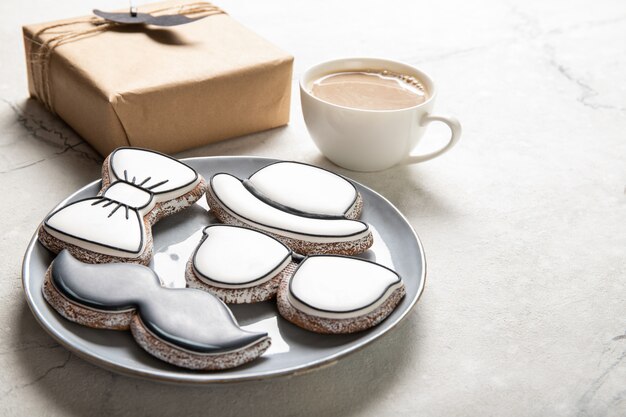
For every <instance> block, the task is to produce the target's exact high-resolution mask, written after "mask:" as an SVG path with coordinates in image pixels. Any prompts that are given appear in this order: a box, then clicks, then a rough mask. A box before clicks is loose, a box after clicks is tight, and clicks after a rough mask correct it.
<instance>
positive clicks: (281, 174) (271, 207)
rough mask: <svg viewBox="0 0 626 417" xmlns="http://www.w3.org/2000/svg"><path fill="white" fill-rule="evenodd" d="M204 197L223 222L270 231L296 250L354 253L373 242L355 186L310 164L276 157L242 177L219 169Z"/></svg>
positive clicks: (306, 252)
mask: <svg viewBox="0 0 626 417" xmlns="http://www.w3.org/2000/svg"><path fill="white" fill-rule="evenodd" d="M206 198H207V202H208V204H209V207H210V208H211V211H212V212H213V213H214V214H215V216H216V217H217V218H218V220H220V221H221V222H222V223H226V224H232V225H236V226H243V227H249V228H252V229H256V230H260V231H263V232H266V233H268V234H270V235H271V236H273V237H275V238H276V239H278V240H280V241H281V242H283V243H284V244H285V245H287V246H289V247H290V248H291V249H292V250H294V251H295V252H298V253H302V254H321V253H334V254H343V255H355V254H358V253H361V252H364V251H366V250H367V249H368V248H369V247H370V246H371V245H372V243H373V237H372V232H371V230H370V227H369V226H368V225H367V224H366V223H364V222H361V221H359V220H356V219H357V218H358V217H359V216H360V214H361V209H362V206H363V201H362V198H361V195H360V194H359V193H358V191H357V190H356V188H355V187H354V185H353V184H352V183H350V182H349V181H348V180H346V179H345V178H343V177H341V176H339V175H337V174H334V173H332V172H330V171H326V170H324V169H321V168H317V167H314V166H311V165H307V164H302V163H296V162H277V163H274V164H271V165H268V166H267V167H265V168H262V169H260V170H259V171H257V172H256V173H254V174H253V175H251V176H250V178H248V179H246V180H243V181H242V180H240V179H239V178H237V177H234V176H232V175H230V174H226V173H220V174H216V175H214V176H213V177H212V178H211V180H210V184H209V188H208V190H207V193H206Z"/></svg>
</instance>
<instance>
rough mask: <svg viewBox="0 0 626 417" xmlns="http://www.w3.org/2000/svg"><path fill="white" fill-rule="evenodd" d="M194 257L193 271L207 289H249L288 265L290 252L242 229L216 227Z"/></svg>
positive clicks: (265, 237) (274, 240) (271, 241)
mask: <svg viewBox="0 0 626 417" xmlns="http://www.w3.org/2000/svg"><path fill="white" fill-rule="evenodd" d="M204 233H205V234H206V238H205V239H204V241H203V242H202V243H201V244H200V246H199V247H198V249H197V251H196V254H195V256H194V267H195V268H196V271H198V272H199V273H200V274H202V275H203V276H200V277H199V278H200V279H201V280H203V281H205V282H207V283H208V284H209V285H213V286H215V287H221V288H249V287H254V286H257V285H259V284H262V283H264V282H266V281H269V280H270V279H272V278H273V277H275V276H276V275H277V274H278V273H280V271H282V270H283V269H285V267H286V266H287V265H289V263H290V262H291V251H290V250H289V249H287V247H285V245H283V244H282V243H280V242H279V241H277V240H276V239H274V238H272V237H270V236H267V235H265V234H263V233H260V232H256V231H254V230H250V229H245V228H241V227H233V226H223V225H215V226H210V227H207V228H206V229H205V231H204Z"/></svg>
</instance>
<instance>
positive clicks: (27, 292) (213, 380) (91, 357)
mask: <svg viewBox="0 0 626 417" xmlns="http://www.w3.org/2000/svg"><path fill="white" fill-rule="evenodd" d="M212 159H252V160H257V161H260V162H261V161H262V162H266V161H267V162H275V161H281V159H275V158H267V157H261V156H245V155H236V156H199V157H191V158H182V159H180V161H182V162H189V161H196V160H212ZM334 173H335V174H337V175H340V176H341V177H344V178H346V179H347V180H349V181H351V182H353V183H355V184H356V185H358V186H360V187H363V188H364V189H366V190H367V191H368V192H371V193H373V194H374V195H376V197H378V198H380V199H381V200H383V201H384V202H385V203H387V204H388V205H389V206H390V207H391V208H392V209H393V210H394V211H395V212H396V214H397V215H398V216H399V217H400V218H401V219H402V220H403V221H404V222H405V223H406V225H407V226H408V228H409V230H410V231H411V233H412V235H413V237H414V238H415V241H416V242H417V246H418V248H419V250H420V251H419V252H420V253H419V255H420V260H421V264H422V273H421V276H420V284H419V286H418V289H417V294H416V295H415V297H414V298H413V299H412V300H411V303H410V305H409V306H408V307H407V308H406V310H405V311H403V312H402V313H401V314H400V316H399V317H397V318H396V319H395V320H394V321H393V322H392V323H391V325H390V326H388V327H387V328H385V329H383V330H382V331H381V332H379V333H376V334H374V335H372V336H371V337H370V338H368V339H366V340H365V341H363V342H361V343H359V344H357V345H354V346H350V347H348V348H346V349H344V350H341V351H339V352H336V353H334V354H332V355H329V356H326V357H324V358H322V359H318V360H315V361H313V362H311V363H307V364H303V365H299V366H294V367H290V368H286V369H283V370H279V371H265V372H263V373H261V374H258V373H257V374H254V373H250V374H246V375H233V376H222V377H220V373H219V372H209V373H205V374H202V373H198V374H196V373H194V375H203V376H207V377H208V378H188V377H186V375H185V374H175V372H174V371H171V372H169V371H165V372H167V373H166V374H164V371H158V372H146V371H144V370H140V369H134V368H129V367H126V366H122V365H119V364H118V363H116V362H114V361H112V360H110V359H107V358H103V357H101V355H100V354H98V353H95V352H89V353H86V352H84V351H83V350H81V349H79V348H77V347H75V346H74V345H73V344H72V343H70V342H69V341H67V340H66V339H65V337H64V336H63V335H62V334H60V333H59V332H58V330H57V329H56V328H55V326H52V325H50V324H49V323H48V322H47V321H46V320H45V314H44V313H43V312H41V311H40V310H38V308H37V306H36V305H35V301H34V300H33V298H32V297H33V296H32V294H31V292H32V288H31V286H30V283H29V282H28V280H27V277H28V276H30V260H31V257H32V254H33V248H34V247H35V245H36V244H37V242H38V238H37V236H38V231H39V227H40V226H41V222H40V223H39V225H38V226H37V228H36V229H35V232H34V233H33V236H32V238H31V239H30V241H29V243H28V246H27V247H26V251H25V253H24V258H23V260H22V268H21V269H22V289H23V291H24V297H25V298H26V302H27V304H28V307H29V309H30V311H31V313H32V314H33V316H35V319H36V321H37V323H39V325H40V326H41V327H42V328H43V329H44V330H45V331H46V332H47V333H48V334H49V335H50V336H51V337H52V338H53V339H54V340H55V341H56V342H57V343H59V344H60V345H61V346H63V347H64V348H66V349H67V350H69V351H70V352H71V353H73V354H75V355H76V356H78V357H80V358H82V359H84V360H86V361H87V362H90V363H93V364H95V365H97V366H99V367H101V368H104V369H107V370H110V371H114V372H117V373H120V374H123V375H127V376H131V377H135V378H137V377H138V378H142V379H147V380H151V381H159V382H165V383H175V384H186V385H209V384H224V383H237V382H244V381H260V380H268V379H274V378H278V377H284V376H297V375H302V374H306V373H309V372H314V371H316V370H318V369H322V368H325V367H329V366H333V365H334V364H336V363H337V362H338V361H339V360H340V359H342V358H344V357H346V356H348V355H350V354H352V353H355V352H358V351H360V350H361V349H363V348H365V347H366V346H368V345H369V344H371V343H373V342H375V341H376V340H378V339H380V338H381V337H382V336H384V335H386V334H387V333H388V332H389V331H391V330H392V329H394V328H396V327H397V325H398V324H400V323H401V322H402V321H404V320H405V319H406V318H407V316H408V315H409V313H411V312H412V311H413V309H414V308H415V305H416V304H417V302H418V301H419V299H420V298H421V296H422V294H423V292H424V288H425V286H426V277H427V264H426V254H425V251H424V246H423V244H422V241H421V239H420V238H419V236H418V234H417V232H416V231H415V229H414V228H413V226H412V225H411V223H410V222H409V220H408V219H407V218H406V216H405V215H404V214H402V212H400V210H399V209H398V208H397V207H396V206H395V205H394V204H393V203H391V202H390V201H389V200H388V199H387V198H386V197H384V196H383V195H381V194H380V193H378V192H377V191H375V190H373V189H371V188H370V187H368V186H366V185H363V184H361V183H360V182H358V181H356V180H353V179H351V178H348V177H345V176H344V175H342V174H339V173H336V172H334ZM99 182H101V179H97V180H95V181H92V182H90V183H88V184H85V185H84V186H83V187H81V188H79V189H78V190H76V191H74V192H73V193H71V194H70V195H69V196H67V197H66V198H64V199H63V200H62V201H60V202H59V203H58V204H57V205H56V206H55V207H54V208H53V209H52V210H56V209H57V208H58V207H60V206H61V205H63V204H65V203H67V202H68V201H69V200H71V199H72V198H73V197H74V196H76V195H77V194H79V193H81V192H82V191H84V190H85V189H87V188H90V187H93V186H94V185H96V184H97V183H99ZM173 373H174V375H171V374H173Z"/></svg>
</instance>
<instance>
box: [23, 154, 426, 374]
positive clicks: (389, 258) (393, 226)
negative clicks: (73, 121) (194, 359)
mask: <svg viewBox="0 0 626 417" xmlns="http://www.w3.org/2000/svg"><path fill="white" fill-rule="evenodd" d="M185 162H186V163H187V164H189V165H190V166H192V167H194V168H195V169H196V170H198V172H200V173H201V174H202V175H203V176H204V177H205V178H207V179H208V178H210V177H211V176H212V175H213V174H214V173H217V172H229V173H232V174H234V175H237V176H239V177H240V178H245V177H247V176H248V175H250V174H252V173H253V172H254V171H256V170H257V169H259V168H261V167H263V166H265V165H267V164H269V163H271V162H273V160H271V159H266V158H255V157H207V158H191V159H186V160H185ZM356 186H357V188H358V190H359V192H360V193H361V195H362V196H363V199H364V202H365V206H364V210H363V220H364V221H366V222H367V223H369V224H370V225H371V226H372V229H373V231H374V241H375V243H374V246H373V247H372V248H371V249H370V250H368V251H367V252H366V253H365V254H363V255H362V256H363V257H365V258H367V259H370V260H374V261H376V262H378V263H380V264H383V265H386V266H388V267H391V268H393V269H394V270H396V271H397V272H398V273H399V274H400V276H402V278H403V280H404V283H405V285H406V292H407V294H406V297H405V298H404V299H403V301H402V302H401V303H400V305H399V306H398V308H397V309H396V310H395V311H394V312H393V313H392V314H391V315H390V316H389V317H388V318H387V319H386V320H385V321H383V322H382V323H381V324H379V325H378V326H376V327H374V328H373V329H370V330H368V331H365V332H361V333H358V334H353V335H333V336H329V335H319V334H316V333H311V332H308V331H306V330H303V329H300V328H298V327H296V326H294V325H292V324H291V323H289V322H287V321H285V320H283V319H282V318H281V317H280V315H279V314H278V311H277V309H276V306H275V304H274V302H264V303H259V304H252V305H242V306H233V307H232V310H233V312H234V313H235V316H236V317H237V320H238V321H239V324H240V325H242V326H243V327H244V328H247V329H254V330H259V331H266V332H268V333H269V334H270V336H271V337H272V346H271V347H270V349H269V350H268V351H267V352H266V353H265V354H264V355H263V356H262V357H261V358H259V359H257V360H255V361H253V362H251V363H250V364H247V365H245V366H242V367H239V368H236V369H232V370H228V371H221V372H196V371H190V370H186V369H183V368H177V367H175V366H172V365H169V364H167V363H165V362H161V361H159V360H157V359H155V358H153V357H152V356H150V355H149V354H147V353H146V352H145V351H143V350H142V349H141V348H140V347H139V346H138V345H137V344H136V343H135V342H134V340H133V338H132V336H131V335H130V333H129V332H118V331H113V330H96V329H91V328H88V327H83V326H80V325H78V324H75V323H72V322H70V321H67V320H65V319H63V318H62V317H61V316H60V315H58V314H57V313H56V312H55V311H54V310H53V309H52V308H51V307H50V306H49V305H48V304H47V303H46V301H45V300H44V298H43V296H42V293H41V284H42V282H43V278H44V273H45V271H46V269H47V268H48V266H49V265H50V263H51V262H52V260H53V258H54V255H53V254H52V253H50V252H49V251H48V250H46V249H45V248H44V247H43V246H41V244H39V243H38V241H37V237H36V236H33V238H32V240H31V242H30V245H29V246H28V249H27V250H26V255H25V256H24V264H23V270H22V279H23V285H24V291H25V293H26V300H27V301H28V305H29V306H30V308H31V310H32V311H33V314H34V315H35V317H36V318H37V320H38V321H39V323H40V324H41V325H42V326H43V328H44V329H45V330H46V331H48V333H50V335H52V337H54V338H55V339H56V340H57V341H58V342H59V343H60V344H62V345H63V346H65V347H66V348H67V349H69V350H71V351H72V352H74V353H75V354H77V355H78V356H80V357H82V358H83V359H86V360H88V361H90V362H93V363H95V364H97V365H100V366H102V367H104V368H108V369H110V370H112V371H116V372H121V373H123V374H127V375H132V376H139V377H144V378H149V379H155V380H161V381H169V382H181V383H218V382H220V383H221V382H233V381H243V380H253V379H265V378H269V377H273V376H278V375H288V374H296V373H301V372H305V371H307V370H311V369H315V368H318V367H321V366H323V365H329V364H333V363H335V362H336V361H337V360H338V359H339V358H341V357H343V356H345V355H347V354H348V353H351V352H354V351H356V350H358V349H361V348H363V347H364V346H365V345H367V344H368V343H370V342H372V341H374V340H375V339H377V338H379V337H380V336H382V335H383V334H385V333H386V332H387V331H389V330H390V329H391V328H393V327H394V326H396V325H397V324H398V323H399V322H400V320H402V319H403V318H404V317H406V315H407V314H408V313H409V311H410V310H411V308H412V307H413V306H414V305H415V303H416V302H417V300H418V298H419V296H420V294H421V293H422V290H423V289H424V280H425V277H426V265H425V259H424V251H423V249H422V245H421V243H420V241H419V239H418V237H417V235H416V234H415V232H414V231H413V229H412V228H411V226H410V225H409V223H408V222H407V220H406V219H405V218H404V216H402V214H401V213H400V212H399V211H398V210H397V209H396V208H395V207H394V206H393V205H392V204H391V203H390V202H389V201H387V200H386V199H385V198H384V197H382V196H381V195H380V194H377V193H376V192H374V191H372V190H370V189H369V188H367V187H364V186H363V185H360V184H356ZM99 189H100V183H99V181H95V182H93V183H91V184H89V185H87V186H85V187H83V188H81V189H80V190H78V191H77V192H75V193H74V194H72V195H71V196H69V197H68V198H67V199H66V200H64V201H63V202H61V203H60V204H59V206H60V205H64V204H66V203H68V202H69V201H73V200H77V199H80V198H84V197H88V196H93V195H95V194H96V193H97V192H98V190H99ZM206 208H207V206H206V203H205V202H204V199H201V201H200V202H199V203H198V204H196V205H195V206H193V207H191V208H189V209H187V210H184V211H183V212H181V213H179V214H176V215H174V216H170V217H167V218H165V219H163V220H161V221H160V222H159V223H157V224H156V225H155V226H154V228H153V234H154V248H155V255H154V258H153V261H152V263H151V264H150V266H151V267H152V268H153V269H154V270H155V271H156V272H157V273H158V274H159V276H160V277H161V279H162V280H163V284H164V285H166V286H172V287H180V286H184V285H185V284H184V269H185V264H186V262H187V260H188V259H189V256H190V254H191V252H192V250H193V249H194V248H195V246H196V244H197V243H198V242H199V241H200V237H201V230H202V228H203V227H204V226H206V225H208V224H211V223H215V222H216V220H215V218H214V217H213V216H211V215H209V214H208V213H207V211H206Z"/></svg>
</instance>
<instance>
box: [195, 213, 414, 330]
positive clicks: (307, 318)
mask: <svg viewBox="0 0 626 417" xmlns="http://www.w3.org/2000/svg"><path fill="white" fill-rule="evenodd" d="M203 233H204V238H203V239H202V241H201V242H200V244H199V245H198V247H197V248H196V250H195V251H194V253H193V254H192V256H191V258H190V260H189V263H188V264H187V273H186V279H187V285H188V286H189V287H192V288H199V289H203V290H205V291H208V292H211V293H212V294H214V295H216V296H217V297H219V298H220V299H222V300H223V301H225V302H227V303H237V304H240V303H253V302H258V301H265V300H269V299H271V298H273V297H274V296H275V295H278V298H277V303H278V311H279V312H280V314H281V315H282V316H283V317H284V318H285V319H287V320H289V321H290V322H292V323H294V324H296V325H297V326H299V327H302V328H304V329H307V330H310V331H313V332H316V333H354V332H358V331H362V330H365V329H368V328H370V327H373V326H375V325H377V324H378V323H380V322H381V321H382V320H384V319H385V318H386V317H387V316H388V315H389V314H391V312H392V311H393V310H394V309H395V308H396V306H397V305H398V303H399V302H400V300H401V299H402V297H404V295H405V292H406V291H405V288H404V284H403V282H402V280H401V278H400V276H399V275H398V274H397V273H396V272H394V271H393V270H391V269H389V268H386V267H384V266H382V265H379V264H376V263H374V262H371V261H366V260H364V259H360V258H354V257H348V256H339V255H315V256H308V257H306V258H305V257H303V256H300V255H298V254H295V253H293V252H292V251H291V250H290V249H289V248H288V247H286V246H285V245H283V244H282V243H281V242H279V241H278V240H276V239H274V238H272V237H271V236H269V235H267V234H265V233H261V232H258V231H255V230H252V229H247V228H243V227H237V226H229V225H212V226H208V227H206V228H205V229H204V232H203Z"/></svg>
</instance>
